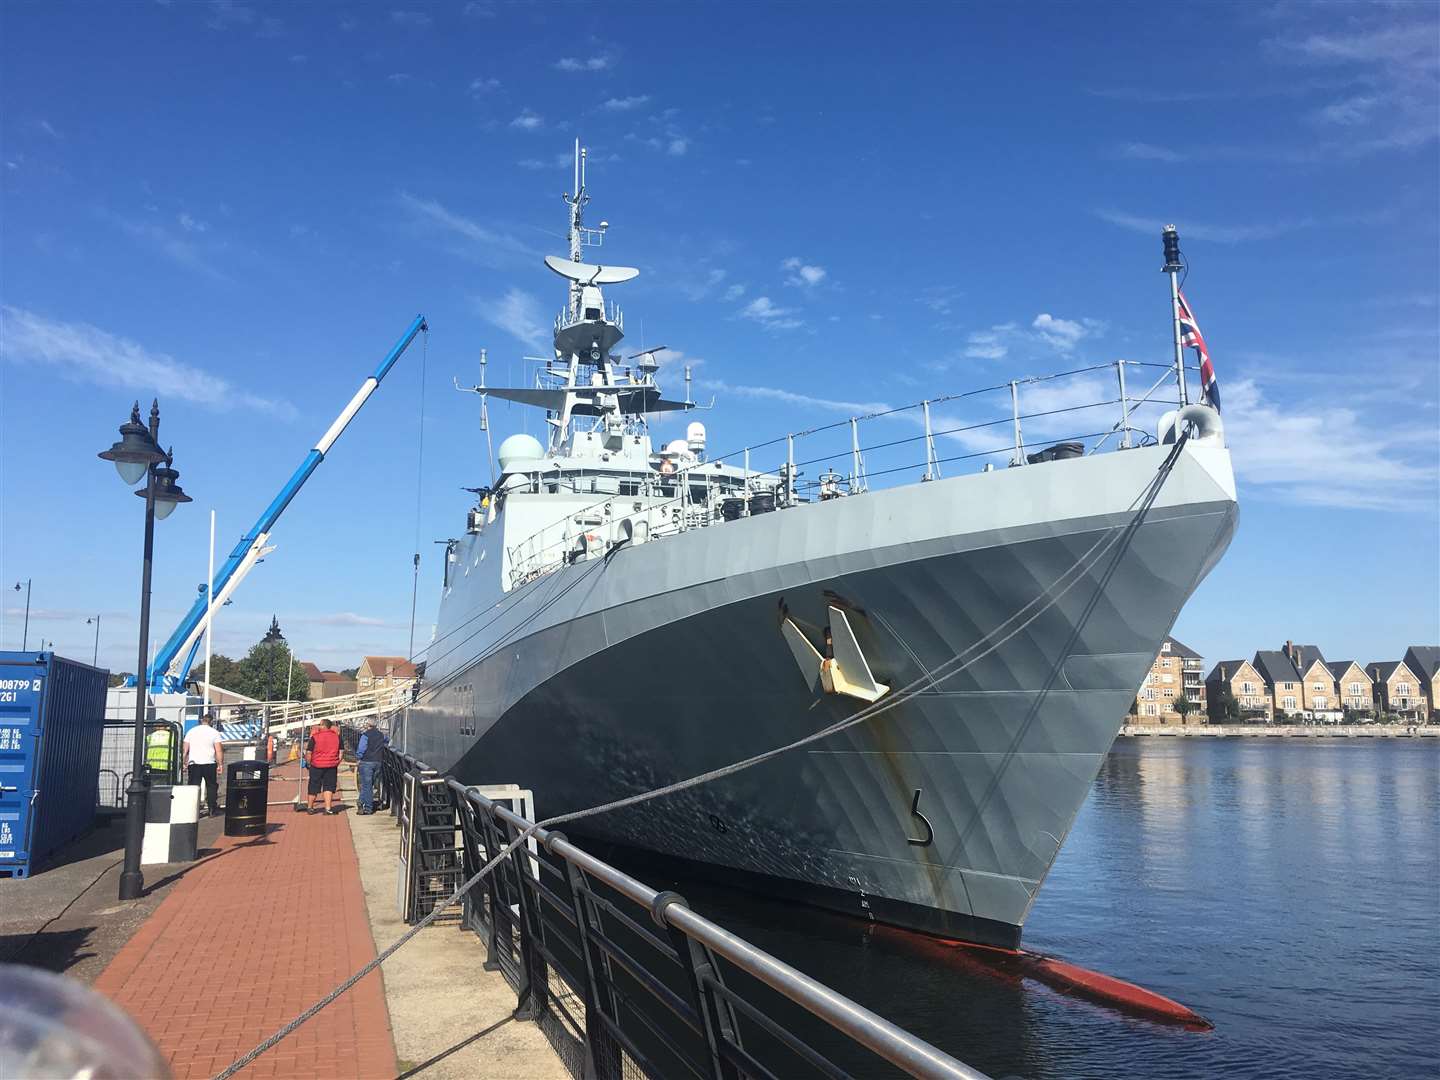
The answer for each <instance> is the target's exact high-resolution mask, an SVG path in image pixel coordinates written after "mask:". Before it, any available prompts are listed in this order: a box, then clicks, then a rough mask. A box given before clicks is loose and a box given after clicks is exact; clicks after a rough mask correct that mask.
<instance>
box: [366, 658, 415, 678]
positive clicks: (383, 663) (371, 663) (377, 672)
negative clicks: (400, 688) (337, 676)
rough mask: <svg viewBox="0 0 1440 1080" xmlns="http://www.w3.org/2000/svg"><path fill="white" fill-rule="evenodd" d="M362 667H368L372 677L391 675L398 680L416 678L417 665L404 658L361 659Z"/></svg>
mask: <svg viewBox="0 0 1440 1080" xmlns="http://www.w3.org/2000/svg"><path fill="white" fill-rule="evenodd" d="M360 666H361V667H368V668H369V669H370V674H371V675H372V676H381V675H389V676H391V677H392V678H397V679H412V678H414V677H415V665H414V664H412V663H411V662H410V661H409V660H406V659H405V657H403V656H365V657H361V662H360Z"/></svg>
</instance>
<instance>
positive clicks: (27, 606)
mask: <svg viewBox="0 0 1440 1080" xmlns="http://www.w3.org/2000/svg"><path fill="white" fill-rule="evenodd" d="M30 580H31V579H30V578H26V579H25V630H24V636H23V637H22V638H21V639H20V651H21V652H27V651H28V649H27V646H28V645H29V644H30ZM15 591H16V592H19V591H20V582H18V581H17V582H15Z"/></svg>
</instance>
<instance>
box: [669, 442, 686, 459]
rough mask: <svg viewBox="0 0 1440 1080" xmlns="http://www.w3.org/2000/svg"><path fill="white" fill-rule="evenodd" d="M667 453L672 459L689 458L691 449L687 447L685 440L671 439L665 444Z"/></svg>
mask: <svg viewBox="0 0 1440 1080" xmlns="http://www.w3.org/2000/svg"><path fill="white" fill-rule="evenodd" d="M665 453H667V454H669V455H670V456H671V457H677V458H678V457H687V456H689V453H690V448H689V447H688V446H686V445H685V440H684V439H671V440H670V441H669V442H668V443H666V444H665Z"/></svg>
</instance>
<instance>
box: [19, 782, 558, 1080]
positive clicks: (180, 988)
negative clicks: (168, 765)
mask: <svg viewBox="0 0 1440 1080" xmlns="http://www.w3.org/2000/svg"><path fill="white" fill-rule="evenodd" d="M298 781H299V774H298V769H297V766H296V765H295V764H293V763H292V764H287V765H283V766H281V767H280V768H279V769H277V770H276V772H275V773H274V774H272V778H271V787H270V795H269V799H270V802H271V803H272V804H277V803H278V804H280V805H271V806H270V808H269V818H270V820H269V832H268V833H267V834H266V835H265V836H264V837H255V838H237V837H225V836H223V835H222V820H221V819H220V818H214V819H208V820H203V821H202V822H201V830H200V846H201V851H202V857H201V858H200V859H199V860H198V861H196V862H193V863H182V864H175V865H173V866H156V867H146V868H145V877H146V887H147V891H146V894H145V896H143V897H142V898H141V899H139V900H136V901H131V902H128V903H121V902H119V901H117V900H116V899H115V894H116V888H117V881H118V874H119V869H120V854H121V852H120V850H119V848H120V845H121V843H122V842H123V828H122V827H121V826H120V825H119V823H116V824H115V825H112V826H111V827H109V828H106V829H103V830H100V831H97V832H96V833H93V834H91V835H90V836H89V837H86V838H84V839H82V840H80V841H78V842H77V843H76V844H74V845H72V846H71V848H70V849H67V851H66V852H64V853H62V857H61V858H59V859H57V860H55V861H54V862H53V863H52V865H50V866H48V867H44V868H43V869H42V871H41V872H40V873H38V874H36V875H34V876H32V877H30V878H27V879H21V880H14V881H11V880H6V881H0V961H7V962H14V963H25V964H33V965H35V966H38V967H45V968H48V969H50V970H53V971H59V972H63V973H64V974H66V975H68V976H71V977H74V978H78V979H80V980H81V981H83V982H88V983H92V984H93V985H94V987H95V988H96V989H97V990H99V991H101V992H102V993H104V994H106V995H107V996H108V997H109V998H110V999H111V1000H113V1001H115V1002H117V1003H118V1004H119V1005H120V1006H121V1007H123V1008H124V1009H125V1010H126V1011H127V1012H129V1013H130V1015H131V1016H132V1017H133V1018H134V1019H135V1020H136V1021H137V1022H138V1023H139V1024H140V1026H141V1027H142V1028H143V1029H144V1030H145V1031H146V1032H147V1033H148V1034H149V1035H150V1037H151V1039H152V1041H154V1042H155V1044H156V1045H157V1046H158V1047H159V1048H160V1051H161V1053H162V1055H163V1056H164V1057H165V1059H166V1060H167V1061H168V1063H169V1065H170V1068H171V1071H172V1074H173V1076H174V1077H175V1078H176V1080H190V1078H203V1077H213V1076H214V1075H216V1074H217V1073H219V1072H220V1071H221V1070H223V1069H224V1068H226V1067H227V1066H228V1065H229V1064H230V1063H231V1062H233V1061H234V1060H235V1059H237V1058H238V1057H240V1056H241V1055H242V1054H244V1053H245V1052H247V1051H248V1050H250V1049H251V1048H252V1047H254V1046H255V1045H256V1044H258V1043H259V1042H261V1041H262V1040H264V1039H265V1038H267V1037H269V1036H270V1035H271V1034H273V1033H274V1032H275V1031H277V1030H278V1029H279V1028H280V1027H281V1026H282V1025H284V1024H285V1023H286V1022H288V1021H289V1020H290V1019H291V1018H293V1017H294V1016H296V1015H297V1014H299V1013H300V1012H302V1011H303V1010H305V1009H306V1008H308V1007H309V1006H311V1005H312V1004H314V1003H315V1002H316V1001H318V1000H319V999H320V998H321V997H323V996H324V995H325V994H326V993H328V992H329V991H330V990H331V989H333V988H334V987H335V986H336V985H338V984H339V983H341V982H342V981H344V980H345V979H346V978H348V977H349V976H350V975H352V974H353V973H354V972H355V971H356V970H358V969H359V968H360V967H362V966H363V965H364V964H365V963H366V962H368V961H369V960H372V959H374V957H375V956H376V954H377V951H378V950H377V945H378V946H379V947H380V948H383V947H385V946H387V945H389V944H390V943H392V942H393V941H394V940H395V939H397V938H398V937H400V936H401V935H402V934H403V933H405V931H406V930H407V929H408V927H406V926H405V924H404V923H403V922H402V921H401V920H400V918H399V916H398V913H397V911H396V904H395V881H396V867H397V858H398V851H399V831H398V830H397V829H396V827H395V823H394V819H393V818H391V816H390V815H389V814H388V813H384V812H380V813H376V814H375V815H373V816H363V817H362V816H359V815H357V814H356V813H355V812H354V810H355V790H354V772H353V768H352V767H350V766H345V767H344V768H342V770H341V785H342V791H341V793H340V794H341V804H342V805H343V812H342V813H340V814H338V815H336V816H334V817H325V816H323V815H315V816H310V815H306V814H297V813H295V812H294V811H293V810H292V809H291V807H290V805H288V802H289V800H292V799H293V798H294V797H295V793H296V790H297V786H298ZM457 911H458V908H457ZM484 961H485V949H484V945H483V944H482V942H481V941H480V939H479V938H478V937H477V936H476V935H475V934H473V933H471V932H470V931H467V930H461V929H460V928H459V927H458V925H457V922H456V921H455V920H451V921H445V920H443V919H442V920H441V921H438V922H437V923H436V924H435V925H433V926H430V927H427V928H426V929H425V930H423V931H421V933H420V934H418V935H417V936H416V937H415V938H414V939H413V940H411V941H410V942H409V943H408V944H406V945H405V946H404V947H403V948H401V949H400V950H399V951H398V952H397V953H396V954H395V955H394V956H393V957H392V958H391V959H389V960H387V961H386V962H385V964H384V966H383V967H382V968H381V969H380V970H379V971H376V972H373V973H371V974H370V975H367V976H366V977H365V978H364V979H362V980H361V981H360V982H359V983H358V984H357V985H356V986H355V987H353V988H352V989H351V990H350V991H349V992H347V993H346V994H344V995H342V996H341V997H340V998H339V999H338V1000H337V1001H335V1002H334V1003H333V1004H331V1005H329V1006H328V1007H326V1008H325V1009H324V1010H322V1011H321V1012H320V1013H319V1014H318V1015H317V1016H315V1017H314V1018H312V1019H311V1020H309V1021H308V1022H307V1023H306V1024H304V1025H302V1026H301V1027H300V1028H299V1029H298V1030H296V1031H295V1032H294V1033H292V1034H291V1035H289V1036H287V1037H286V1038H285V1039H284V1040H283V1041H281V1042H280V1043H279V1044H277V1045H276V1046H275V1047H273V1048H272V1049H271V1050H269V1051H268V1052H266V1053H265V1054H264V1055H262V1056H261V1057H260V1058H258V1059H257V1060H256V1061H255V1062H253V1063H252V1064H251V1065H250V1066H248V1067H247V1068H246V1069H244V1070H242V1071H241V1072H240V1073H239V1074H237V1075H238V1076H239V1077H243V1078H257V1080H258V1078H260V1077H277V1078H290V1077H296V1078H299V1077H305V1078H309V1077H335V1078H362V1077H363V1078H372V1077H374V1078H392V1077H405V1078H407V1080H408V1078H411V1077H418V1078H423V1080H430V1078H448V1077H457V1078H458V1077H462V1076H463V1077H481V1078H506V1080H509V1078H520V1077H523V1078H526V1080H530V1078H535V1080H549V1078H552V1077H553V1078H556V1080H562V1078H565V1077H568V1076H569V1073H568V1072H566V1070H565V1068H564V1066H563V1065H562V1064H561V1061H560V1058H559V1057H558V1056H557V1055H556V1054H555V1053H554V1051H552V1050H551V1048H550V1045H549V1043H548V1042H547V1041H546V1039H545V1036H544V1035H543V1034H542V1033H541V1031H540V1029H539V1027H538V1026H537V1025H535V1024H533V1023H526V1022H521V1021H516V1020H513V1019H511V1013H512V1011H513V1010H514V1008H515V1004H516V1002H515V993H514V991H513V990H512V989H511V988H510V986H509V984H508V983H507V982H506V981H505V979H504V976H502V975H501V974H500V973H499V972H487V971H485V970H484V969H483V966H482V965H483V964H484Z"/></svg>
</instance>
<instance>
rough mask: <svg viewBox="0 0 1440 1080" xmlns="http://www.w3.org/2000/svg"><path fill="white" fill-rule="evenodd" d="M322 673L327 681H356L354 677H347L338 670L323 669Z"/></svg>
mask: <svg viewBox="0 0 1440 1080" xmlns="http://www.w3.org/2000/svg"><path fill="white" fill-rule="evenodd" d="M320 674H321V676H322V677H323V678H324V679H325V681H326V682H354V681H355V680H354V679H347V678H346V677H345V676H344V675H341V674H340V672H338V671H322V672H321V673H320Z"/></svg>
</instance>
